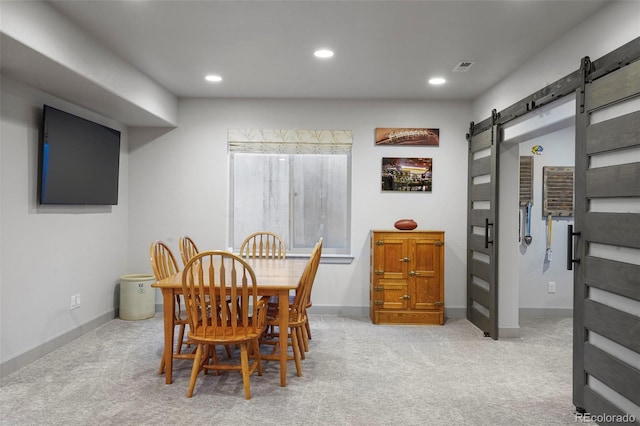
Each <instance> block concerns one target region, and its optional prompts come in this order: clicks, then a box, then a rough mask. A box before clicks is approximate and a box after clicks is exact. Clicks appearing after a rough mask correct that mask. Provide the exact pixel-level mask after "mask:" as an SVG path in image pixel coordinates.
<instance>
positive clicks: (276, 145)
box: [227, 129, 353, 154]
mask: <svg viewBox="0 0 640 426" xmlns="http://www.w3.org/2000/svg"><path fill="white" fill-rule="evenodd" d="M227 142H228V144H229V151H230V152H243V153H260V154H351V145H352V143H353V132H352V131H351V130H291V129H229V130H228V132H227Z"/></svg>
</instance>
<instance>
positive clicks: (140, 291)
mask: <svg viewBox="0 0 640 426" xmlns="http://www.w3.org/2000/svg"><path fill="white" fill-rule="evenodd" d="M154 282H156V277H155V276H153V275H146V274H132V275H123V276H121V277H120V319H123V320H143V319H148V318H153V316H154V315H155V313H156V292H155V288H152V287H151V284H153V283H154Z"/></svg>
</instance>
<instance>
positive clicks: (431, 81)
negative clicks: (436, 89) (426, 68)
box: [429, 77, 447, 86]
mask: <svg viewBox="0 0 640 426" xmlns="http://www.w3.org/2000/svg"><path fill="white" fill-rule="evenodd" d="M446 82H447V80H445V79H444V78H442V77H433V78H430V79H429V84H432V85H434V86H439V85H441V84H444V83H446Z"/></svg>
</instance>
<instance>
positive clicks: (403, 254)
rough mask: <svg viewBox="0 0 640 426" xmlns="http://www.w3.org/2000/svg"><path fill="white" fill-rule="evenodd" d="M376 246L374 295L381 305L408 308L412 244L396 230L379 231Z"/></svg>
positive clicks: (375, 237) (379, 306)
mask: <svg viewBox="0 0 640 426" xmlns="http://www.w3.org/2000/svg"><path fill="white" fill-rule="evenodd" d="M373 250H374V252H375V254H374V256H373V259H374V260H373V262H374V265H373V274H374V275H373V276H374V286H373V298H374V303H375V304H376V307H377V308H378V309H407V307H408V303H409V298H408V297H407V295H408V290H407V277H408V271H409V268H408V265H409V261H408V259H409V257H408V256H409V244H408V241H407V239H406V237H404V238H399V237H398V236H397V235H394V234H393V233H389V234H384V233H382V234H376V235H375V236H374V242H373Z"/></svg>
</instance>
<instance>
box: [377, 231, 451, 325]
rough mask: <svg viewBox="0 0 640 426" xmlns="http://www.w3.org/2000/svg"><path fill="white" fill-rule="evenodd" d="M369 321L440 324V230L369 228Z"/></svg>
mask: <svg viewBox="0 0 640 426" xmlns="http://www.w3.org/2000/svg"><path fill="white" fill-rule="evenodd" d="M370 299H371V321H372V322H373V323H374V324H440V325H442V324H444V232H442V231H371V291H370Z"/></svg>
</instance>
